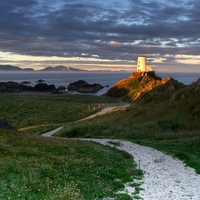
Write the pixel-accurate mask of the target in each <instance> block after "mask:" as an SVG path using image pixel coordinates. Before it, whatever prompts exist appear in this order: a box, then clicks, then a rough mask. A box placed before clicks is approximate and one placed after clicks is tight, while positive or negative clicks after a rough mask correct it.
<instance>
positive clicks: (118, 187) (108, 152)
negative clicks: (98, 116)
mask: <svg viewBox="0 0 200 200" xmlns="http://www.w3.org/2000/svg"><path fill="white" fill-rule="evenodd" d="M115 102H119V101H118V100H116V99H111V98H108V97H96V96H87V95H48V94H39V95H36V94H1V103H0V116H1V118H4V119H6V120H7V121H8V122H9V123H10V124H12V125H13V126H15V127H17V128H18V130H19V131H18V132H14V131H11V130H8V129H5V128H3V127H1V128H0V155H1V156H0V164H1V168H0V199H5V200H6V199H10V200H22V199H28V200H36V199H41V200H49V199H53V200H55V199H58V200H76V199H77V200H81V199H83V200H90V199H91V200H93V199H103V198H106V197H110V198H114V199H119V200H120V199H121V200H124V199H127V200H128V199H132V198H131V197H130V196H129V195H128V194H126V191H123V190H124V187H125V186H124V184H125V183H127V182H130V183H132V184H133V185H134V187H135V193H134V194H133V195H132V196H133V197H134V196H135V198H139V197H137V194H138V192H139V190H140V188H139V185H138V184H137V183H135V181H136V180H138V179H141V177H142V172H141V170H140V169H138V168H137V166H136V164H135V163H134V161H133V158H132V157H131V156H130V155H129V154H128V153H126V152H123V151H119V150H116V149H115V148H111V147H105V146H103V145H100V144H98V143H94V142H89V141H81V140H75V139H67V140H66V139H65V140H63V139H55V138H45V137H42V136H40V135H41V134H42V133H44V132H46V131H49V130H52V129H54V128H57V127H59V126H61V125H65V126H68V125H71V124H73V122H75V121H77V120H78V119H82V118H84V117H87V116H89V115H91V114H94V113H96V112H97V111H99V110H100V109H101V108H102V105H104V104H107V103H115ZM118 191H122V192H121V193H120V194H119V193H118Z"/></svg>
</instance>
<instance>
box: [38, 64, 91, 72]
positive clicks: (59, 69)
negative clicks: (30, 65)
mask: <svg viewBox="0 0 200 200" xmlns="http://www.w3.org/2000/svg"><path fill="white" fill-rule="evenodd" d="M39 71H87V70H82V69H76V68H73V67H65V66H63V65H60V66H56V67H51V66H49V67H46V68H44V69H41V70H39Z"/></svg>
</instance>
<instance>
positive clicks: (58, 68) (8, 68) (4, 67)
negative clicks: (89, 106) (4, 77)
mask: <svg viewBox="0 0 200 200" xmlns="http://www.w3.org/2000/svg"><path fill="white" fill-rule="evenodd" d="M0 71H30V72H31V71H33V72H34V71H37V72H59V71H62V72H90V71H94V72H111V71H110V70H84V69H77V68H73V67H66V66H63V65H59V66H55V67H52V66H48V67H45V68H44V69H41V70H34V69H32V68H20V67H17V66H12V65H0ZM116 71H117V70H116ZM119 72H125V70H120V71H119Z"/></svg>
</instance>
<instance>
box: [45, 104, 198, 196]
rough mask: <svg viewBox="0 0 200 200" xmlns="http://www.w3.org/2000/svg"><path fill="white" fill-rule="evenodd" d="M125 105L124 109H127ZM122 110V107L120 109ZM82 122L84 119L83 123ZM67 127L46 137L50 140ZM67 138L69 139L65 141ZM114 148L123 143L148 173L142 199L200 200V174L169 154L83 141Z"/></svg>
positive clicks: (132, 144)
mask: <svg viewBox="0 0 200 200" xmlns="http://www.w3.org/2000/svg"><path fill="white" fill-rule="evenodd" d="M127 106H128V104H127V105H123V107H127ZM120 107H122V106H120ZM114 108H116V106H112V107H107V108H104V109H103V110H102V111H100V112H98V113H97V114H95V115H92V116H90V117H87V118H85V119H82V120H86V119H89V118H91V117H94V116H96V115H99V114H105V113H106V112H108V111H110V110H112V109H114ZM79 121H80V120H79ZM62 128H63V127H59V128H57V129H55V130H53V131H50V132H47V133H44V134H42V136H46V137H50V136H52V135H53V134H54V133H56V132H57V131H59V130H60V129H62ZM65 139H67V138H65ZM79 139H80V140H89V141H95V142H98V143H101V144H103V145H109V146H112V144H111V143H109V141H114V142H120V144H121V145H120V146H115V147H116V148H117V149H119V150H124V151H126V152H128V153H129V154H131V155H132V156H133V157H134V160H135V162H136V164H137V166H138V167H139V168H140V169H141V170H142V171H143V172H144V178H143V181H144V183H143V184H142V185H141V188H143V189H144V190H141V191H140V193H139V196H140V197H142V198H143V199H144V200H160V199H163V200H199V199H200V186H199V185H200V175H198V174H196V172H195V170H194V169H192V168H190V167H187V166H185V164H184V163H183V162H182V161H180V160H178V159H175V158H172V157H171V156H169V155H165V154H164V153H162V152H160V151H157V150H155V149H153V148H150V147H145V146H141V145H138V144H134V143H132V142H129V141H123V140H115V139H93V138H91V139H82V138H79ZM126 190H127V192H128V193H129V194H131V193H132V192H134V188H132V187H130V186H129V185H126Z"/></svg>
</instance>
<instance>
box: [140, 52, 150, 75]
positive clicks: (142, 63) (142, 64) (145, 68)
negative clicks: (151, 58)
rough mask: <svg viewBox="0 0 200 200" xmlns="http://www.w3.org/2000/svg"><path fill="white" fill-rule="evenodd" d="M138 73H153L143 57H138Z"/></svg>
mask: <svg viewBox="0 0 200 200" xmlns="http://www.w3.org/2000/svg"><path fill="white" fill-rule="evenodd" d="M137 71H138V72H148V71H152V68H151V67H149V66H147V64H146V57H145V56H143V55H141V56H139V57H138V61H137Z"/></svg>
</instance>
